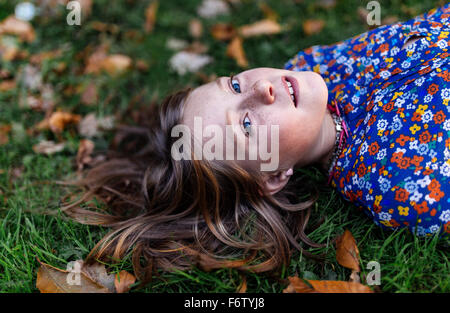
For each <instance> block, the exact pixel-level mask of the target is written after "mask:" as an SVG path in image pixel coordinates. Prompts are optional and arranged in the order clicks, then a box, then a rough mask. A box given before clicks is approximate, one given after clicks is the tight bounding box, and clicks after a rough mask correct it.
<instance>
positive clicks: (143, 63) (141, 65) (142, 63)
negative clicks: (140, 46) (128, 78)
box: [134, 59, 150, 72]
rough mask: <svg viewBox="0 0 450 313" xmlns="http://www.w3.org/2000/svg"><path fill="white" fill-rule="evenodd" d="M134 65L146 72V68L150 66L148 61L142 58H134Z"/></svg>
mask: <svg viewBox="0 0 450 313" xmlns="http://www.w3.org/2000/svg"><path fill="white" fill-rule="evenodd" d="M134 66H135V67H136V68H137V69H138V70H139V71H141V72H147V71H148V69H149V68H150V65H149V64H148V62H147V61H145V60H142V59H138V60H136V63H135V64H134Z"/></svg>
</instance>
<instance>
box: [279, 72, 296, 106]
mask: <svg viewBox="0 0 450 313" xmlns="http://www.w3.org/2000/svg"><path fill="white" fill-rule="evenodd" d="M282 80H283V85H284V87H285V88H286V91H287V92H288V94H289V97H290V98H291V100H292V103H293V104H294V106H295V107H296V108H297V107H298V83H297V80H296V79H295V78H293V77H286V76H285V77H283V79H282Z"/></svg>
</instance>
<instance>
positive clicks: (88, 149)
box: [76, 139, 95, 170]
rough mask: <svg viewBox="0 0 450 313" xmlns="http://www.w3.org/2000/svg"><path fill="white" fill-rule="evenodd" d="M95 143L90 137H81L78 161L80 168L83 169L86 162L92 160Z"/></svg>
mask: <svg viewBox="0 0 450 313" xmlns="http://www.w3.org/2000/svg"><path fill="white" fill-rule="evenodd" d="M94 147H95V144H94V142H92V141H91V140H89V139H81V140H80V145H79V146H78V152H77V157H76V163H77V167H78V170H82V169H83V168H84V166H85V165H86V164H89V163H90V162H91V161H92V157H91V154H92V152H93V151H94Z"/></svg>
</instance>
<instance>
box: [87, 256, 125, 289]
mask: <svg viewBox="0 0 450 313" xmlns="http://www.w3.org/2000/svg"><path fill="white" fill-rule="evenodd" d="M78 262H80V264H81V272H82V273H83V274H84V275H86V276H87V277H89V278H90V279H92V280H93V281H95V282H96V283H97V284H99V285H101V286H103V287H106V288H108V290H109V292H116V288H115V287H114V280H115V275H114V274H108V273H107V272H106V268H105V265H104V264H100V263H97V262H95V263H93V264H86V263H84V262H83V261H82V260H78Z"/></svg>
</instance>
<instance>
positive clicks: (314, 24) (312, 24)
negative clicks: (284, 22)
mask: <svg viewBox="0 0 450 313" xmlns="http://www.w3.org/2000/svg"><path fill="white" fill-rule="evenodd" d="M324 26H325V21H323V20H313V19H310V20H306V21H305V22H304V23H303V31H304V32H305V34H306V35H307V36H311V35H314V34H317V33H320V32H321V31H322V29H323V28H324Z"/></svg>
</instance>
